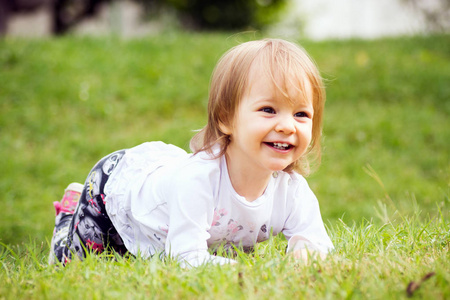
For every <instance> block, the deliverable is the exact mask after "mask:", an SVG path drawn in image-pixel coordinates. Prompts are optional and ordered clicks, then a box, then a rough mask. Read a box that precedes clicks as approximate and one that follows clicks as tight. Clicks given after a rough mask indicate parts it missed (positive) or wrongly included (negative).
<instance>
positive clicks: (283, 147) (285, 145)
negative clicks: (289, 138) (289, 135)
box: [265, 143, 294, 150]
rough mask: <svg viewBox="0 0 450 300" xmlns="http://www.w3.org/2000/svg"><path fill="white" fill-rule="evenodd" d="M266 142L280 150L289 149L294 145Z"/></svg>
mask: <svg viewBox="0 0 450 300" xmlns="http://www.w3.org/2000/svg"><path fill="white" fill-rule="evenodd" d="M265 144H266V145H268V146H270V147H273V148H275V149H278V150H289V149H291V148H292V147H294V146H293V145H291V144H288V143H265Z"/></svg>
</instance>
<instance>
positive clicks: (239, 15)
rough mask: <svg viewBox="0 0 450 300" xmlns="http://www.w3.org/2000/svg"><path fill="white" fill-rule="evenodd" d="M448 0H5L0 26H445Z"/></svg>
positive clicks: (20, 32)
mask: <svg viewBox="0 0 450 300" xmlns="http://www.w3.org/2000/svg"><path fill="white" fill-rule="evenodd" d="M449 11H450V1H449V0H379V1H375V0H245V1H238V0H233V1H220V0H212V1H208V0H0V32H1V33H3V34H6V35H11V36H28V37H39V36H49V35H54V34H65V33H67V32H71V33H75V34H90V35H102V34H107V33H115V34H120V35H122V36H126V37H132V36H143V35H148V34H151V33H157V32H161V31H162V30H167V28H168V27H170V28H174V27H177V28H181V29H189V30H252V29H253V30H255V29H256V30H260V29H262V28H266V29H267V28H268V27H270V30H271V32H272V33H276V34H282V35H288V36H296V37H298V36H300V35H301V36H304V37H307V38H312V39H326V38H351V37H362V38H376V37H381V36H393V35H405V34H408V35H411V34H418V33H429V32H442V31H446V30H448V29H449V25H450V13H449Z"/></svg>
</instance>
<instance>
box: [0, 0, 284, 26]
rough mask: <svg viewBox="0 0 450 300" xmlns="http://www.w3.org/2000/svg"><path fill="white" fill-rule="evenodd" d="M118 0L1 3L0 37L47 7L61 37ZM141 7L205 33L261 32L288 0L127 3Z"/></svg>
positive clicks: (142, 0) (9, 0) (7, 0)
mask: <svg viewBox="0 0 450 300" xmlns="http://www.w3.org/2000/svg"><path fill="white" fill-rule="evenodd" d="M113 1H118V0H0V34H1V33H4V32H6V27H7V20H8V17H9V16H10V15H11V14H13V13H15V12H23V11H26V10H30V9H37V8H39V7H42V6H44V5H45V6H47V7H49V9H50V11H51V12H52V19H53V32H54V33H55V34H63V33H65V32H66V31H67V30H69V29H70V28H71V27H73V26H74V25H76V24H77V23H78V22H80V21H81V20H83V19H84V18H86V17H90V16H93V15H95V14H96V12H97V10H98V8H99V6H100V5H101V4H102V3H105V2H113ZM129 1H134V2H137V3H139V4H141V5H142V7H143V10H144V9H145V11H146V12H147V13H150V15H149V18H151V17H152V14H153V16H154V15H155V12H156V13H157V14H161V13H166V12H167V11H173V12H175V15H176V17H177V19H178V20H179V23H180V24H181V26H183V28H188V29H196V30H198V29H206V30H236V29H245V28H249V27H251V28H255V29H261V28H263V27H264V26H266V25H269V24H271V23H272V22H274V21H276V20H277V18H278V17H279V16H280V13H281V12H282V11H283V8H285V7H286V5H287V2H288V1H289V0H129Z"/></svg>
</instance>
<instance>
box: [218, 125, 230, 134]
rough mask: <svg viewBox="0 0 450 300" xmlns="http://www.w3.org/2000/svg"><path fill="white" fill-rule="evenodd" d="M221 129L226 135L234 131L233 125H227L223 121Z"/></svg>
mask: <svg viewBox="0 0 450 300" xmlns="http://www.w3.org/2000/svg"><path fill="white" fill-rule="evenodd" d="M219 129H220V131H222V132H223V133H225V134H226V135H231V133H232V130H231V126H228V125H225V124H224V123H222V122H219Z"/></svg>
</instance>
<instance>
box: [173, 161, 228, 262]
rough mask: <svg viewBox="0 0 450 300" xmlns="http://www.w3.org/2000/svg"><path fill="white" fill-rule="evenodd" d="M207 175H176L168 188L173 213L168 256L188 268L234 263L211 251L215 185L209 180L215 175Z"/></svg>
mask: <svg viewBox="0 0 450 300" xmlns="http://www.w3.org/2000/svg"><path fill="white" fill-rule="evenodd" d="M206 171H210V172H211V173H212V172H214V170H212V171H211V170H209V169H206ZM202 172H203V173H202ZM204 173H205V170H202V169H200V168H196V169H195V168H193V169H192V170H190V174H188V175H189V176H187V175H186V174H182V173H181V172H180V173H177V174H175V175H174V178H172V181H171V186H170V187H167V188H166V189H165V190H166V193H165V198H166V199H168V208H169V214H170V224H169V231H168V235H167V241H166V253H167V254H169V253H170V255H171V256H172V257H175V258H176V259H177V260H179V261H180V264H181V265H182V266H186V267H196V266H199V265H202V264H204V263H213V264H220V265H223V264H232V263H234V262H235V261H234V260H232V259H228V258H225V257H220V256H214V255H210V254H209V252H208V244H207V240H208V239H209V238H210V234H209V232H208V230H209V229H210V227H211V224H212V222H213V215H214V189H213V186H214V185H213V184H211V183H210V182H208V180H210V179H211V178H216V176H214V175H215V174H206V175H205V174H204Z"/></svg>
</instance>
